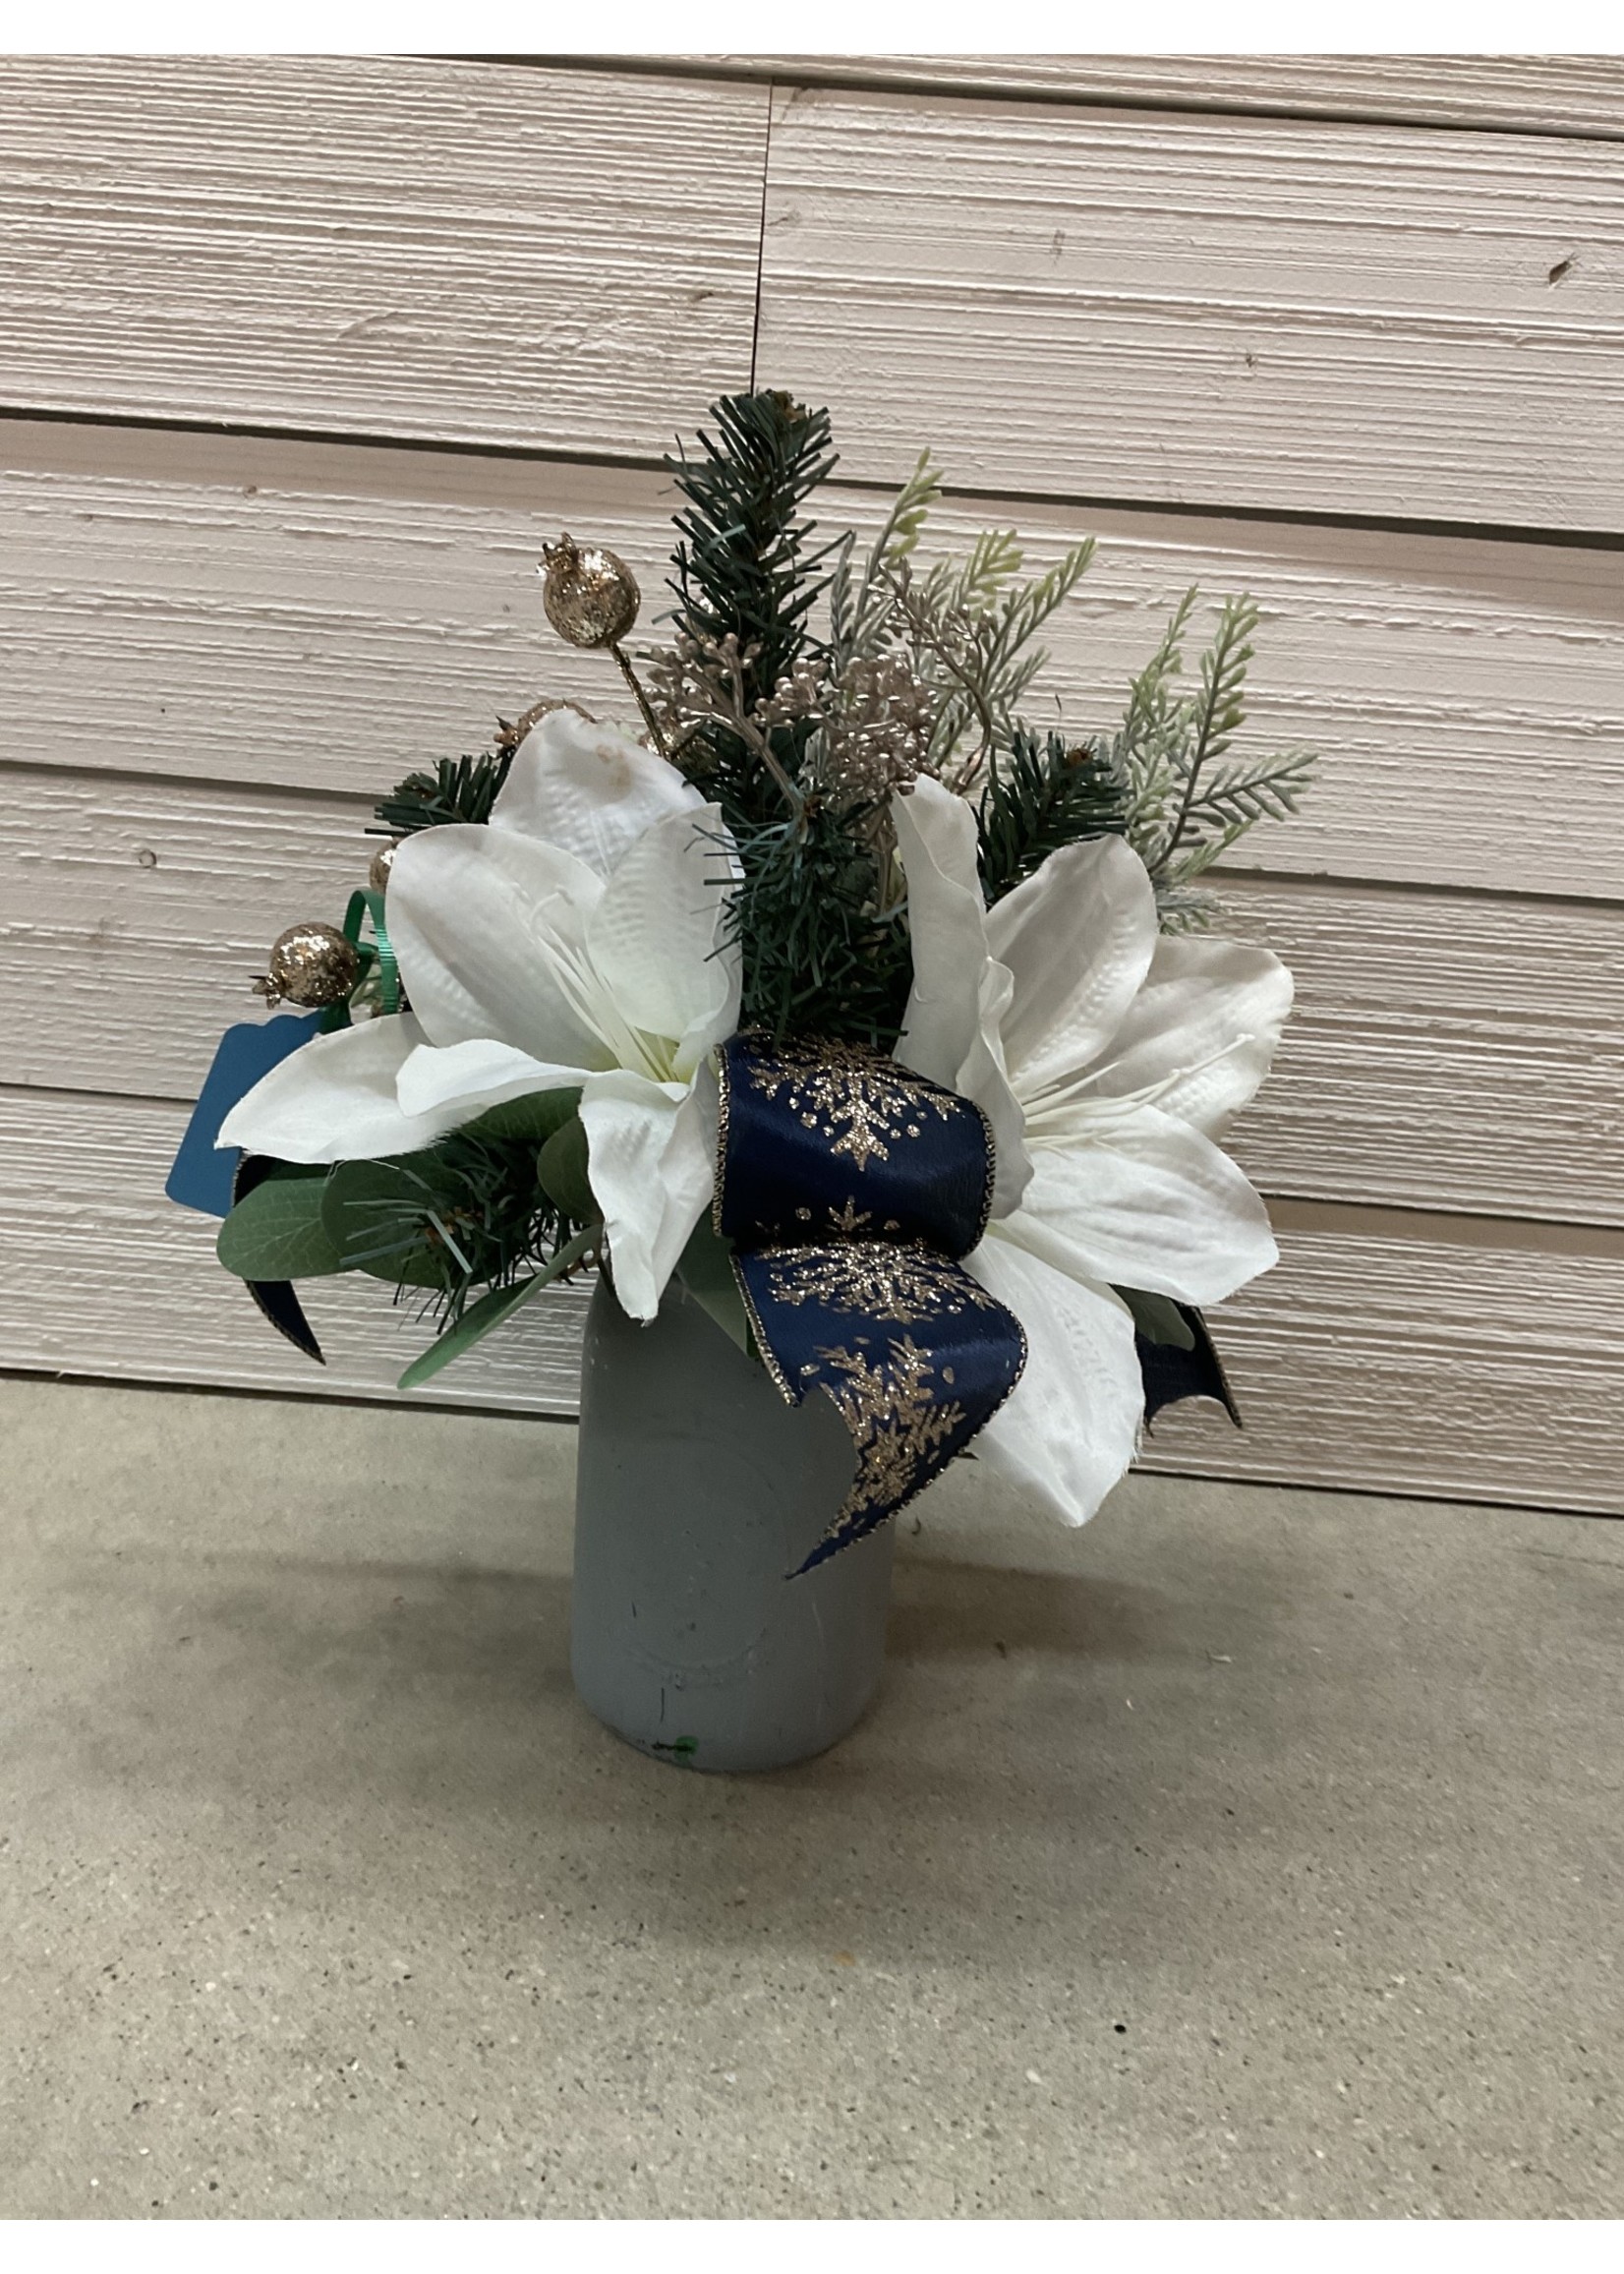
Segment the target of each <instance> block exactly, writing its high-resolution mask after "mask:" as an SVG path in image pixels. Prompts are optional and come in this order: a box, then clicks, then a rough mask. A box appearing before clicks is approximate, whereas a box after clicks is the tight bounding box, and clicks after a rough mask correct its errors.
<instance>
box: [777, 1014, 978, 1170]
mask: <svg viewBox="0 0 1624 2274" xmlns="http://www.w3.org/2000/svg"><path fill="white" fill-rule="evenodd" d="M750 1081H751V1085H752V1087H754V1088H756V1089H758V1090H760V1091H761V1093H762V1095H763V1096H764V1097H772V1098H776V1097H777V1096H778V1095H779V1093H780V1091H781V1090H782V1091H783V1100H784V1103H785V1105H786V1106H787V1107H788V1108H789V1111H790V1112H791V1113H793V1114H795V1115H797V1116H798V1117H799V1120H800V1124H801V1127H802V1128H803V1129H809V1130H815V1131H816V1132H817V1134H818V1136H819V1137H823V1138H824V1139H825V1140H826V1141H827V1142H828V1144H829V1148H830V1150H831V1152H834V1153H841V1154H843V1155H844V1157H845V1158H846V1159H847V1160H849V1161H852V1162H854V1163H855V1165H856V1167H857V1168H858V1170H859V1171H861V1170H863V1169H866V1168H867V1166H868V1164H869V1162H870V1161H872V1160H881V1161H887V1160H890V1158H891V1147H892V1146H893V1145H894V1144H900V1143H901V1142H902V1141H903V1139H904V1138H907V1137H918V1136H919V1135H920V1133H921V1130H922V1128H923V1117H924V1115H925V1114H926V1112H927V1111H928V1112H931V1113H934V1114H935V1115H936V1116H937V1118H938V1119H939V1120H941V1121H951V1120H952V1119H953V1116H954V1114H955V1112H956V1111H957V1099H956V1098H952V1097H944V1096H941V1095H939V1094H938V1093H937V1092H936V1091H935V1090H933V1089H932V1088H930V1087H929V1085H928V1084H927V1083H925V1082H923V1081H920V1080H916V1079H914V1078H913V1077H911V1076H910V1075H909V1074H907V1073H906V1072H905V1070H904V1069H903V1068H901V1067H899V1065H898V1064H897V1062H896V1061H895V1059H891V1058H884V1057H882V1056H881V1055H880V1053H879V1052H878V1051H874V1050H864V1049H863V1048H862V1047H861V1045H860V1044H858V1043H855V1042H793V1041H790V1042H783V1043H780V1044H779V1045H778V1048H777V1051H776V1053H775V1055H774V1056H773V1057H772V1058H770V1059H754V1060H752V1061H751V1065H750Z"/></svg>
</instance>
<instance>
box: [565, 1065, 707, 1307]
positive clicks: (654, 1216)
mask: <svg viewBox="0 0 1624 2274" xmlns="http://www.w3.org/2000/svg"><path fill="white" fill-rule="evenodd" d="M581 1120H582V1122H583V1123H584V1124H585V1126H586V1133H587V1175H588V1177H589V1178H590V1179H591V1183H592V1191H593V1197H594V1198H595V1199H596V1200H597V1202H598V1205H599V1206H600V1207H601V1208H602V1209H603V1211H604V1236H605V1241H606V1244H607V1246H608V1249H609V1265H610V1270H611V1273H612V1276H613V1280H614V1292H615V1294H616V1296H617V1297H618V1298H619V1301H620V1308H621V1309H622V1310H623V1311H624V1312H627V1313H628V1315H629V1316H631V1317H632V1318H653V1317H654V1315H655V1313H656V1312H658V1311H659V1309H660V1298H661V1296H662V1295H663V1294H664V1293H665V1289H666V1282H667V1279H669V1277H670V1275H671V1272H672V1271H673V1269H674V1268H675V1266H676V1259H677V1257H678V1256H679V1255H680V1254H681V1253H682V1251H683V1249H684V1248H685V1247H686V1246H687V1244H688V1236H689V1234H690V1233H691V1232H692V1231H693V1228H694V1226H695V1225H696V1224H697V1223H698V1222H699V1219H700V1217H701V1216H702V1215H703V1214H704V1213H705V1210H706V1208H707V1207H708V1206H709V1205H710V1199H711V1188H712V1181H713V1177H714V1174H715V1171H714V1162H715V1157H716V1145H715V1138H714V1135H713V1134H712V1133H711V1132H709V1131H708V1130H707V1129H706V1126H705V1115H704V1112H703V1110H702V1106H701V1103H700V1100H699V1099H698V1098H697V1097H696V1095H695V1093H694V1090H693V1089H692V1088H690V1087H688V1086H686V1085H685V1084H683V1083H680V1082H672V1081H650V1080H648V1079H645V1077H644V1076H642V1075H641V1074H632V1073H629V1072H628V1071H626V1070H625V1069H624V1068H619V1067H617V1068H615V1069H614V1071H613V1072H612V1073H609V1074H594V1075H592V1076H590V1077H589V1079H588V1080H587V1082H586V1085H585V1088H584V1089H583V1092H582V1096H581Z"/></svg>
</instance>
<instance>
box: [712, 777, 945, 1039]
mask: <svg viewBox="0 0 1624 2274" xmlns="http://www.w3.org/2000/svg"><path fill="white" fill-rule="evenodd" d="M873 819H874V816H873V814H872V813H871V812H867V811H864V810H863V809H861V808H849V807H848V808H846V809H845V810H843V811H841V812H840V813H837V812H836V811H835V810H834V809H833V808H831V807H830V806H829V805H828V804H826V803H824V802H823V801H822V800H821V799H816V798H814V799H812V800H810V801H809V802H808V804H807V805H806V807H805V809H804V810H803V811H802V812H801V813H800V814H798V815H796V816H794V817H792V818H789V819H786V820H784V821H782V822H774V823H767V824H763V825H760V826H758V827H756V828H754V829H751V830H748V831H745V832H742V833H741V832H739V831H736V830H735V832H734V836H735V839H736V841H737V844H738V851H739V857H740V866H741V868H742V870H743V876H742V880H741V881H740V883H739V884H738V886H737V887H736V889H735V892H734V897H733V900H732V902H731V904H730V913H729V936H730V937H731V938H734V939H736V940H737V941H738V943H739V945H740V948H741V950H742V951H743V961H744V995H743V1002H742V1006H741V1010H740V1019H739V1022H740V1024H741V1025H742V1026H746V1027H750V1026H756V1027H762V1028H764V1029H765V1030H766V1031H767V1032H768V1033H770V1034H772V1035H773V1036H774V1037H775V1038H780V1039H782V1037H783V1036H784V1035H786V1034H795V1033H814V1034H821V1035H826V1036H829V1037H831V1038H832V1039H834V1040H838V1041H845V1042H864V1043H870V1044H873V1045H875V1046H876V1047H878V1048H880V1049H882V1050H889V1049H890V1048H891V1046H892V1045H893V1044H894V1043H895V1041H896V1040H897V1037H898V1034H899V1032H900V1031H901V1024H902V1015H903V1013H904V1011H905V1009H906V1007H907V997H908V988H909V986H910V985H911V983H912V977H913V964H912V958H911V955H910V952H909V948H908V935H907V927H906V925H905V923H904V922H903V920H902V914H901V909H900V907H899V906H898V905H897V904H891V905H890V906H889V907H888V906H887V905H886V895H885V892H884V889H883V887H884V880H883V879H882V875H881V860H880V856H879V853H878V852H877V850H876V848H875V846H874V844H873V842H872V838H871V837H865V836H864V835H863V832H864V830H865V828H866V827H867V825H868V824H870V823H871V822H872V820H873Z"/></svg>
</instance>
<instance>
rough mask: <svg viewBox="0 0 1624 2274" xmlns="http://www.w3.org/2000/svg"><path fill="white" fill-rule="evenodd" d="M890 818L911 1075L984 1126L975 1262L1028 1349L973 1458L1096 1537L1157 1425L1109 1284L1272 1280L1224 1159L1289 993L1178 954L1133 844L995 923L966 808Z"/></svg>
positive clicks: (1061, 863) (924, 787) (1271, 979)
mask: <svg viewBox="0 0 1624 2274" xmlns="http://www.w3.org/2000/svg"><path fill="white" fill-rule="evenodd" d="M892 812H893V815H894V816H895V819H896V823H897V838H898V847H899V853H900V857H901V860H902V865H903V867H904V869H905V871H906V873H907V880H908V921H909V927H910V932H911V937H912V944H913V962H914V986H913V993H912V996H911V997H910V999H909V1004H908V1012H907V1019H906V1022H905V1025H904V1028H903V1033H902V1038H901V1040H900V1042H899V1044H898V1048H897V1056H898V1058H899V1060H900V1061H901V1062H902V1064H903V1065H904V1066H911V1067H912V1068H913V1069H914V1070H915V1071H916V1072H917V1073H920V1074H925V1075H928V1076H930V1078H931V1079H933V1080H936V1081H941V1082H943V1083H945V1084H947V1085H948V1086H950V1087H952V1088H955V1089H957V1090H958V1091H959V1092H960V1093H961V1094H962V1095H964V1096H966V1097H970V1098H972V1099H974V1101H975V1102H976V1103H977V1104H978V1105H980V1106H981V1108H982V1110H983V1111H984V1112H985V1113H986V1114H987V1116H988V1119H989V1121H990V1122H991V1124H992V1127H993V1132H994V1137H995V1141H996V1142H997V1144H998V1148H999V1161H998V1182H997V1185H996V1187H995V1191H994V1197H993V1216H992V1221H991V1222H990V1224H989V1225H988V1230H987V1237H986V1238H985V1239H984V1240H983V1241H982V1243H981V1245H980V1247H979V1248H977V1249H976V1250H975V1252H974V1254H971V1255H970V1256H969V1257H968V1258H967V1259H966V1262H967V1268H968V1269H969V1270H970V1271H971V1272H973V1273H974V1275H975V1276H976V1277H977V1278H978V1279H979V1280H980V1281H981V1282H982V1284H983V1285H984V1286H985V1287H986V1288H987V1289H988V1290H989V1291H990V1292H991V1293H992V1294H994V1295H996V1296H998V1297H999V1299H1000V1300H1001V1301H1002V1302H1004V1303H1007V1304H1008V1305H1009V1307H1010V1309H1011V1310H1012V1311H1013V1312H1015V1316H1016V1317H1017V1318H1018V1319H1019V1320H1020V1322H1021V1324H1022V1326H1023V1327H1024V1328H1025V1330H1026V1339H1027V1347H1028V1356H1027V1362H1026V1370H1025V1372H1024V1373H1023V1374H1022V1376H1021V1378H1020V1381H1019V1382H1018V1383H1017V1384H1016V1386H1015V1390H1014V1391H1013V1393H1012V1394H1011V1396H1010V1397H1009V1399H1008V1400H1007V1401H1006V1403H1005V1404H1004V1406H1003V1407H1002V1408H1001V1409H1000V1410H999V1412H998V1413H997V1414H995V1415H994V1417H993V1419H992V1421H991V1422H989V1423H988V1425H987V1427H986V1428H985V1429H983V1430H982V1432H981V1434H980V1435H979V1437H978V1438H977V1439H976V1445H975V1449H976V1453H977V1455H978V1457H980V1458H983V1459H985V1460H986V1462H987V1463H988V1466H989V1467H990V1468H993V1469H996V1470H999V1471H1001V1472H1002V1473H1003V1474H1005V1475H1007V1476H1009V1477H1011V1478H1012V1479H1014V1480H1015V1481H1016V1482H1017V1483H1019V1484H1021V1485H1024V1486H1025V1487H1028V1488H1029V1489H1031V1490H1033V1491H1035V1492H1036V1493H1037V1494H1038V1495H1039V1496H1040V1497H1041V1498H1043V1499H1044V1500H1045V1501H1047V1503H1048V1504H1049V1505H1050V1506H1051V1507H1052V1508H1053V1509H1054V1510H1055V1512H1056V1513H1057V1514H1058V1515H1059V1516H1061V1517H1062V1518H1063V1519H1064V1520H1065V1521H1066V1522H1068V1523H1071V1524H1082V1523H1085V1522H1086V1521H1087V1519H1088V1518H1089V1517H1090V1516H1092V1515H1093V1513H1094V1511H1095V1509H1096V1508H1097V1507H1098V1506H1099V1504H1100V1502H1101V1500H1102V1499H1103V1498H1104V1497H1105V1495H1106V1493H1107V1492H1108V1491H1109V1490H1110V1488H1111V1487H1112V1486H1113V1485H1114V1484H1115V1483H1116V1482H1117V1480H1118V1478H1120V1477H1121V1476H1122V1475H1123V1474H1124V1472H1125V1471H1126V1470H1127V1468H1128V1467H1129V1464H1130V1463H1131V1460H1132V1458H1133V1455H1134V1453H1135V1451H1136V1449H1137V1443H1138V1430H1139V1425H1140V1422H1141V1420H1142V1418H1143V1412H1144V1392H1143V1384H1142V1379H1141V1375H1140V1370H1139V1362H1138V1358H1137V1355H1136V1353H1135V1350H1134V1346H1133V1322H1132V1319H1131V1315H1130V1313H1129V1311H1128V1308H1127V1306H1126V1305H1125V1304H1124V1303H1123V1302H1122V1300H1121V1298H1120V1297H1118V1296H1117V1295H1115V1294H1113V1293H1112V1287H1113V1284H1115V1285H1116V1286H1121V1287H1133V1288H1139V1289H1143V1290H1144V1291H1146V1292H1147V1293H1151V1294H1159V1295H1167V1296H1171V1297H1173V1298H1174V1299H1175V1300H1176V1301H1179V1302H1182V1303H1189V1304H1207V1303H1217V1302H1220V1301H1221V1300H1222V1299H1223V1298H1224V1297H1225V1296H1226V1295H1232V1294H1234V1292H1235V1290H1236V1289H1237V1288H1238V1287H1242V1286H1244V1285H1245V1284H1246V1282H1247V1280H1248V1279H1251V1278H1253V1277H1255V1276H1256V1274H1257V1273H1258V1272H1259V1271H1265V1270H1267V1269H1268V1267H1269V1266H1270V1264H1272V1263H1273V1262H1275V1261H1276V1259H1277V1254H1278V1251H1277V1250H1276V1248H1275V1244H1274V1236H1273V1234H1272V1233H1271V1232H1270V1230H1269V1221H1268V1215H1267V1211H1266V1210H1265V1208H1264V1206H1263V1203H1262V1201H1261V1200H1260V1199H1259V1197H1258V1196H1257V1195H1256V1193H1255V1192H1253V1190H1252V1188H1251V1186H1250V1185H1249V1184H1248V1183H1247V1179H1246V1178H1245V1176H1243V1175H1242V1173H1241V1171H1240V1170H1239V1169H1238V1168H1237V1167H1236V1165H1235V1163H1234V1162H1233V1161H1232V1160H1231V1159H1230V1158H1229V1156H1228V1155H1227V1154H1226V1153H1224V1152H1222V1151H1220V1149H1219V1147H1218V1146H1217V1144H1216V1143H1214V1141H1213V1139H1214V1138H1215V1137H1218V1136H1220V1135H1221V1134H1222V1132H1223V1131H1224V1130H1225V1129H1226V1128H1227V1127H1228V1125H1229V1123H1230V1121H1231V1120H1232V1119H1233V1118H1234V1116H1235V1115H1236V1114H1237V1113H1239V1112H1240V1110H1241V1108H1242V1107H1243V1106H1244V1105H1246V1104H1247V1101H1248V1100H1249V1099H1250V1098H1251V1096H1252V1094H1253V1093H1254V1091H1255V1090H1256V1088H1257V1086H1258V1084H1259V1082H1260V1081H1261V1080H1262V1079H1263V1077H1264V1075H1265V1074H1266V1073H1267V1071H1268V1066H1269V1061H1270V1059H1271V1058H1272V1056H1273V1054H1274V1048H1275V1044H1276V1043H1277V1042H1278V1040H1279V1038H1280V1030H1281V1027H1282V1025H1283V1024H1284V1022H1285V1019H1286V1014H1287V1012H1288V1011H1289V1010H1290V1009H1291V1001H1292V979H1291V973H1290V972H1289V971H1288V970H1287V969H1286V967H1285V965H1284V964H1283V963H1281V962H1279V960H1278V958H1276V957H1274V956H1271V955H1270V954H1268V952H1267V951H1266V950H1265V949H1261V948H1250V947H1245V946H1243V945H1241V944H1240V943H1239V942H1236V941H1233V940H1215V939H1207V938H1203V937H1177V936H1176V937H1167V936H1164V935H1163V934H1162V933H1161V932H1160V930H1159V928H1158V925H1157V920H1156V896H1155V893H1154V890H1153V888H1152V886H1151V883H1150V879H1149V877H1148V875H1147V874H1146V872H1145V868H1144V864H1143V862H1142V861H1141V860H1140V859H1139V858H1138V856H1137V854H1136V853H1134V852H1133V851H1132V850H1131V847H1130V846H1129V845H1126V844H1125V843H1124V842H1123V840H1122V839H1121V838H1117V837H1103V838H1093V839H1089V840H1086V841H1084V842H1082V843H1080V844H1077V845H1067V846H1065V847H1064V848H1063V849H1062V850H1061V851H1059V852H1055V853H1052V854H1051V855H1050V856H1049V858H1048V859H1047V860H1046V861H1045V862H1044V863H1043V865H1042V867H1041V868H1040V869H1039V870H1038V871H1037V872H1036V874H1035V875H1033V876H1031V877H1028V878H1027V879H1026V880H1025V882H1024V883H1022V884H1019V885H1017V886H1016V887H1015V890H1014V892H1012V893H1009V894H1007V895H1006V896H1005V898H1004V899H1003V900H1001V901H999V902H998V903H997V904H995V905H994V906H993V907H992V908H990V909H987V908H985V907H984V905H983V902H982V896H981V887H980V881H979V877H978V875H977V870H976V857H975V827H974V818H973V816H972V814H971V813H970V811H969V808H968V807H967V806H966V805H965V803H964V801H963V799H962V798H960V797H957V796H956V795H954V794H953V793H952V792H951V791H950V790H947V789H944V788H943V787H942V786H941V784H940V783H937V782H933V781H931V780H930V779H929V778H928V777H927V778H921V779H920V780H919V781H918V782H917V783H915V785H914V786H913V788H912V789H911V791H910V792H909V793H908V794H907V795H906V796H905V797H899V798H897V799H895V800H894V801H893V805H892ZM1007 1153H1008V1156H1009V1157H1008V1159H1007V1158H1006V1154H1007Z"/></svg>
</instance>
